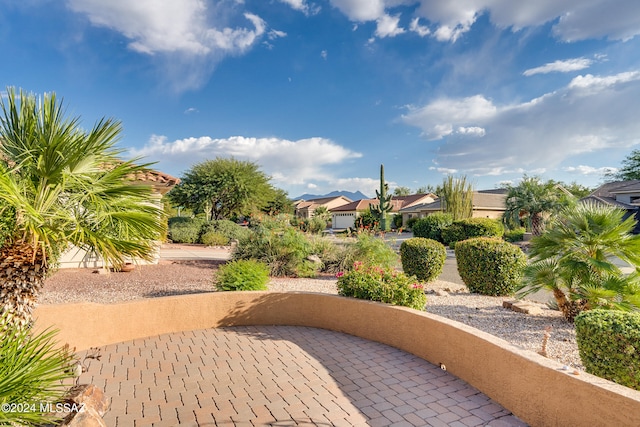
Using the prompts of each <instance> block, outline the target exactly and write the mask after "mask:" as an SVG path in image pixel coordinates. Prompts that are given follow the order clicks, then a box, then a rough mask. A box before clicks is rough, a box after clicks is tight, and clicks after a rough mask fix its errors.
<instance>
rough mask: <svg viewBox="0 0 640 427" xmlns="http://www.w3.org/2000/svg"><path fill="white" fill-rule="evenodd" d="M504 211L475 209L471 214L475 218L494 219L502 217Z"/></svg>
mask: <svg viewBox="0 0 640 427" xmlns="http://www.w3.org/2000/svg"><path fill="white" fill-rule="evenodd" d="M503 212H504V211H498V210H491V209H478V210H476V209H474V210H473V214H472V215H471V216H472V217H473V218H493V219H502V214H503Z"/></svg>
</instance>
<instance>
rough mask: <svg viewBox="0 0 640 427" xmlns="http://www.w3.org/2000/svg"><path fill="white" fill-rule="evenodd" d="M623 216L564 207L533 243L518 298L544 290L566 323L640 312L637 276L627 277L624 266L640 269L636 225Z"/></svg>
mask: <svg viewBox="0 0 640 427" xmlns="http://www.w3.org/2000/svg"><path fill="white" fill-rule="evenodd" d="M623 216H624V212H623V211H622V210H620V209H616V208H612V207H609V206H605V205H599V204H595V203H581V204H577V205H574V206H570V207H567V208H565V209H564V210H562V211H561V212H560V214H559V215H558V216H557V217H556V218H554V219H553V220H552V221H551V224H550V228H549V230H548V231H546V232H545V233H544V234H542V235H541V236H539V237H536V238H534V239H533V240H532V243H531V261H532V262H531V264H530V265H529V266H528V267H527V268H526V269H525V281H524V282H523V285H522V286H521V287H520V289H519V290H518V296H525V295H527V294H530V293H533V292H537V291H539V290H541V289H547V290H550V291H551V292H553V296H554V298H555V300H556V302H557V304H558V308H559V309H560V310H561V311H562V313H563V315H564V316H565V318H566V319H567V320H569V321H570V322H573V319H574V317H575V316H576V315H577V314H578V313H579V312H580V311H582V310H589V309H593V308H604V309H619V310H637V309H640V286H638V283H639V280H638V279H639V277H638V274H637V272H634V273H632V274H629V275H625V274H624V273H623V272H622V270H621V269H620V266H619V265H620V264H621V263H620V261H622V263H624V264H626V265H628V266H630V267H633V268H634V269H636V268H637V267H639V266H640V235H633V234H631V231H632V230H633V228H634V227H635V223H636V221H635V220H634V219H633V218H632V217H630V218H627V219H626V220H623Z"/></svg>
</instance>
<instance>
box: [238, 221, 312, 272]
mask: <svg viewBox="0 0 640 427" xmlns="http://www.w3.org/2000/svg"><path fill="white" fill-rule="evenodd" d="M311 253H312V245H311V242H310V241H309V240H308V239H307V237H306V236H305V235H304V233H302V232H301V231H300V230H297V229H295V228H293V227H291V226H289V227H286V228H285V229H284V230H282V231H280V230H278V229H269V228H265V227H262V226H259V227H257V228H255V229H254V230H253V232H252V233H250V234H249V235H247V236H246V237H243V238H241V239H239V240H238V245H237V246H236V247H235V249H234V251H233V255H232V257H233V259H234V260H238V259H254V260H257V261H262V262H264V263H265V264H266V265H267V266H268V267H269V271H270V273H271V275H272V276H294V277H295V276H299V277H312V276H313V275H315V272H316V271H317V269H319V268H320V266H319V265H315V264H314V263H313V262H311V261H308V260H307V257H308V256H309V255H311Z"/></svg>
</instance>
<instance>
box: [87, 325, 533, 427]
mask: <svg viewBox="0 0 640 427" xmlns="http://www.w3.org/2000/svg"><path fill="white" fill-rule="evenodd" d="M81 383H93V384H95V385H96V386H98V387H102V388H103V390H105V392H106V394H107V395H108V396H109V397H111V398H112V404H111V410H110V411H109V412H108V413H107V415H106V416H105V422H106V424H107V425H109V426H118V427H133V426H135V427H139V426H176V425H181V426H182V425H185V426H258V425H259V426H266V425H273V426H293V425H302V426H312V425H317V426H390V425H393V426H454V427H455V426H460V427H465V426H486V425H488V426H495V427H497V426H524V425H525V424H524V423H523V422H522V421H520V420H519V419H518V418H516V417H515V416H513V415H511V414H510V412H509V411H507V410H506V409H504V408H502V407H501V406H500V405H498V404H496V403H495V402H493V401H492V400H491V399H489V398H488V397H487V396H485V395H484V394H482V393H480V392H479V391H478V390H476V389H474V388H473V387H471V386H469V385H468V384H466V383H465V382H463V381H461V380H459V379H458V378H456V377H454V376H452V375H451V374H449V373H448V372H445V371H443V370H441V369H440V368H439V367H437V366H434V365H432V364H430V363H428V362H426V361H424V360H422V359H420V358H418V357H415V356H413V355H411V354H408V353H406V352H403V351H401V350H398V349H395V348H392V347H389V346H386V345H383V344H379V343H375V342H371V341H367V340H364V339H361V338H358V337H353V336H351V335H346V334H342V333H338V332H332V331H327V330H323V329H314V328H305V327H293V326H291V327H289V326H257V327H230V328H220V329H207V330H199V331H191V332H184V333H174V334H167V335H161V336H158V337H153V338H147V339H140V340H134V341H129V342H125V343H120V344H115V345H110V346H107V347H104V348H103V349H102V358H101V360H100V361H97V360H93V361H92V364H91V366H90V367H89V372H88V373H85V374H83V376H82V378H81Z"/></svg>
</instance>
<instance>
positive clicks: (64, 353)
mask: <svg viewBox="0 0 640 427" xmlns="http://www.w3.org/2000/svg"><path fill="white" fill-rule="evenodd" d="M6 320H7V319H6V318H0V408H2V409H1V410H0V425H3V426H4V425H26V426H38V425H44V424H47V425H49V424H50V423H51V422H52V421H54V420H53V419H52V418H51V414H50V410H51V409H52V408H54V407H55V404H56V403H58V402H60V401H61V400H62V398H63V396H64V394H65V393H66V391H67V389H68V388H69V386H71V385H73V384H72V381H71V380H70V379H71V378H73V376H74V371H73V369H71V366H72V365H73V363H74V362H75V359H74V357H73V355H72V354H71V352H69V351H68V349H67V348H57V347H56V343H55V341H54V337H55V333H56V332H55V331H53V330H47V331H44V332H42V333H40V334H37V335H32V334H31V331H29V330H27V329H26V328H20V327H18V325H15V324H11V323H10V322H9V323H7V321H6Z"/></svg>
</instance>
